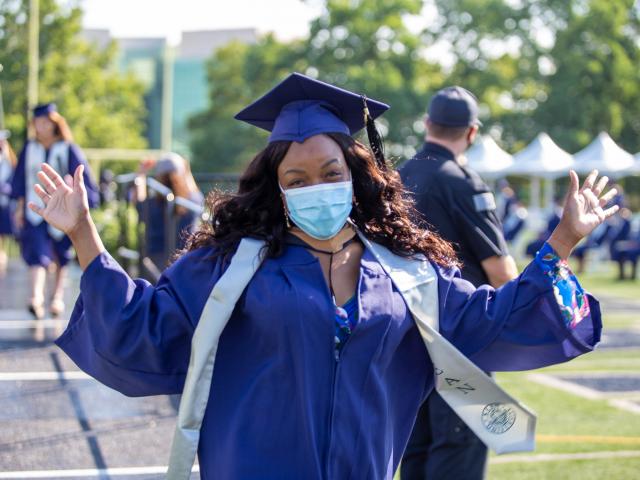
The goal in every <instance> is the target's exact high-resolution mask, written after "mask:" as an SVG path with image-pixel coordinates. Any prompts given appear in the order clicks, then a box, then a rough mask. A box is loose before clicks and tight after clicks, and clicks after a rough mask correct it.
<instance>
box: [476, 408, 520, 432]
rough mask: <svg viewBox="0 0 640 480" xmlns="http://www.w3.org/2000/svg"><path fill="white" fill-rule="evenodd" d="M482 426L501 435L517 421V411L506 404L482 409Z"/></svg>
mask: <svg viewBox="0 0 640 480" xmlns="http://www.w3.org/2000/svg"><path fill="white" fill-rule="evenodd" d="M481 418H482V424H483V425H484V428H486V429H487V430H488V431H490V432H491V433H497V434H501V433H504V432H506V431H507V430H509V429H510V428H511V427H512V426H513V424H514V423H515V421H516V412H515V410H514V409H513V408H512V407H510V406H509V405H507V404H504V403H490V404H488V405H486V406H485V407H484V408H483V409H482V416H481Z"/></svg>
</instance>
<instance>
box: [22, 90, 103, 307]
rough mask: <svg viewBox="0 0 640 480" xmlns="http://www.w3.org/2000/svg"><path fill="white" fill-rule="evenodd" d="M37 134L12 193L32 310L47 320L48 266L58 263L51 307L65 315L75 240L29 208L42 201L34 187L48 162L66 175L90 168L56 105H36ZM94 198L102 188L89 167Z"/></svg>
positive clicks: (33, 126)
mask: <svg viewBox="0 0 640 480" xmlns="http://www.w3.org/2000/svg"><path fill="white" fill-rule="evenodd" d="M30 128H31V130H32V131H33V133H34V134H35V135H34V137H35V138H33V139H30V140H29V141H27V143H26V144H25V146H24V148H23V149H22V151H21V152H20V155H19V158H18V165H17V166H16V170H15V174H14V176H13V180H12V190H11V197H12V198H14V199H16V201H17V206H16V224H17V227H18V229H19V240H20V252H21V254H22V258H23V260H24V261H25V263H26V264H27V265H28V266H29V280H30V289H31V294H30V299H29V305H28V308H29V311H30V312H31V313H32V314H33V315H34V316H35V317H36V318H42V317H43V316H44V313H45V298H44V292H45V281H46V268H47V267H48V266H49V265H50V264H51V263H54V264H55V265H56V276H55V284H54V287H53V294H52V295H51V298H50V304H49V309H50V312H51V314H52V315H53V316H59V315H61V314H62V312H63V311H64V309H65V306H64V303H63V298H64V281H65V276H66V265H67V263H68V262H69V260H70V259H71V251H70V249H71V241H70V240H69V238H68V237H67V236H66V235H65V234H64V232H62V231H60V230H58V229H56V228H55V227H53V226H52V225H50V224H47V222H46V221H42V218H40V217H39V216H38V215H35V214H34V213H33V211H31V210H29V209H27V208H26V205H27V203H28V202H36V203H38V202H39V201H40V200H39V199H38V197H37V196H36V195H35V193H34V191H33V185H34V184H35V183H36V182H37V178H36V173H37V172H38V171H39V170H40V166H41V165H42V164H43V163H47V164H48V165H50V166H52V167H53V168H54V169H55V170H56V171H57V172H58V173H59V174H60V175H62V176H63V177H64V176H65V175H67V174H69V173H73V172H75V171H76V169H77V168H78V166H79V165H85V166H86V160H85V158H84V154H83V153H82V151H81V150H80V147H78V146H77V145H76V144H75V143H73V136H72V135H71V130H70V129H69V126H68V125H67V122H66V120H65V119H64V117H63V116H62V115H60V114H59V113H58V110H57V107H56V105H55V104H53V103H47V104H42V105H38V106H37V107H35V108H34V109H33V120H32V122H31V125H30ZM84 181H85V185H86V187H87V196H88V202H89V205H90V206H91V207H94V206H96V205H97V204H98V190H97V188H96V187H95V185H94V183H93V181H92V180H91V178H90V176H89V170H88V169H85V170H84Z"/></svg>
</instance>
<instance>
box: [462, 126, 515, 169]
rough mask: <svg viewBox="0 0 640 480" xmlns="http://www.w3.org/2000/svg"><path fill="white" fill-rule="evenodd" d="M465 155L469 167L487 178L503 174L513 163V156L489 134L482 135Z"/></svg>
mask: <svg viewBox="0 0 640 480" xmlns="http://www.w3.org/2000/svg"><path fill="white" fill-rule="evenodd" d="M465 156H466V157H467V161H468V165H469V167H471V168H472V169H473V170H475V171H476V172H478V173H480V174H481V175H482V176H484V177H487V178H496V177H501V176H503V175H504V173H503V172H504V171H505V170H506V169H507V168H509V167H510V166H511V165H512V164H513V157H512V156H511V155H510V154H509V153H507V152H505V151H504V150H503V149H502V148H500V147H499V146H498V144H497V143H496V142H495V140H494V139H493V138H491V137H490V136H489V135H482V136H480V138H478V139H477V140H476V141H475V142H474V143H473V145H472V147H471V148H470V149H469V150H467V153H466V154H465Z"/></svg>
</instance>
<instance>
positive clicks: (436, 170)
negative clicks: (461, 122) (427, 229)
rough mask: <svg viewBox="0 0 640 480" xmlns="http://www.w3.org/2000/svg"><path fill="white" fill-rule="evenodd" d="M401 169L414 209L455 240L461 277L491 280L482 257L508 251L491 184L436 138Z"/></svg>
mask: <svg viewBox="0 0 640 480" xmlns="http://www.w3.org/2000/svg"><path fill="white" fill-rule="evenodd" d="M399 171H400V176H401V177H402V181H403V183H404V185H405V187H406V188H407V189H408V190H409V191H410V192H412V193H413V194H414V195H415V201H416V208H417V210H418V212H419V213H420V214H421V215H422V216H423V217H424V219H425V220H426V221H427V223H428V224H429V225H430V226H431V227H432V228H433V229H434V230H435V231H436V232H438V233H439V234H440V236H442V237H443V238H444V239H445V240H448V241H449V242H451V243H453V245H454V248H455V249H456V252H457V253H458V256H459V258H460V260H461V261H462V263H463V267H462V277H463V278H465V279H466V280H469V281H470V282H471V283H473V284H474V285H475V286H478V285H482V284H485V283H489V279H488V278H487V275H486V273H485V272H484V270H483V269H482V265H481V263H480V262H481V261H482V260H485V259H487V258H489V257H493V256H496V255H497V256H504V255H508V250H507V245H506V242H505V240H504V236H503V234H502V225H501V224H500V220H499V218H498V215H497V212H496V203H495V199H494V196H493V193H491V190H490V189H489V187H488V186H487V185H486V184H485V183H484V181H483V180H482V179H481V178H480V176H479V175H478V174H477V173H476V172H474V171H473V170H470V169H468V168H465V167H461V166H460V165H458V164H457V163H456V161H455V159H454V155H453V153H452V152H451V151H449V150H448V149H446V148H444V147H443V146H441V145H438V144H436V143H430V142H427V143H425V144H424V146H423V148H422V149H421V150H420V151H419V152H418V153H417V154H416V156H415V157H413V158H412V159H411V160H409V161H407V162H406V163H405V164H404V165H402V167H401V168H400V170H399Z"/></svg>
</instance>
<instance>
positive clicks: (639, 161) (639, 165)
mask: <svg viewBox="0 0 640 480" xmlns="http://www.w3.org/2000/svg"><path fill="white" fill-rule="evenodd" d="M635 159H636V163H635V164H634V165H633V172H634V173H635V174H640V152H638V153H637V154H636V157H635Z"/></svg>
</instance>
